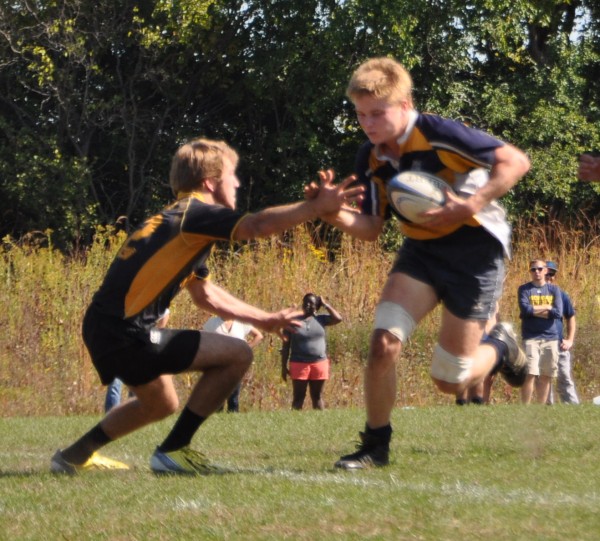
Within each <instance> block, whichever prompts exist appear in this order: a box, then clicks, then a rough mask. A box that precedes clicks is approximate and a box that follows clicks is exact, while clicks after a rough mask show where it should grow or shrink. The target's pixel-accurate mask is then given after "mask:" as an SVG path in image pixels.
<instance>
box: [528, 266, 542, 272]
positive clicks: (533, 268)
mask: <svg viewBox="0 0 600 541" xmlns="http://www.w3.org/2000/svg"><path fill="white" fill-rule="evenodd" d="M545 268H546V267H531V268H530V269H529V271H530V272H535V271H540V272H541V271H543V270H544V269H545Z"/></svg>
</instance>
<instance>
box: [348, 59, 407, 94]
mask: <svg viewBox="0 0 600 541" xmlns="http://www.w3.org/2000/svg"><path fill="white" fill-rule="evenodd" d="M412 88H413V82H412V77H411V76H410V73H408V71H407V70H406V68H405V67H404V66H403V65H402V64H400V62H398V61H396V60H394V59H393V58H385V57H382V58H371V59H370V60H367V61H366V62H363V63H362V64H361V65H360V66H358V68H356V70H355V71H354V73H353V74H352V77H351V78H350V82H349V83H348V87H347V88H346V96H348V98H350V100H351V101H354V99H355V98H358V97H360V96H373V97H374V98H376V99H384V100H387V101H389V102H390V103H392V104H394V105H398V104H400V103H402V102H408V103H409V104H410V105H412Z"/></svg>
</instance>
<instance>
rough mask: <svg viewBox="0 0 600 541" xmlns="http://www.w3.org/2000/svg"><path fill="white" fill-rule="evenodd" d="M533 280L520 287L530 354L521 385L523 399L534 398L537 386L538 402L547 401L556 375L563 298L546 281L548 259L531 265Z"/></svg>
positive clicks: (522, 326) (525, 338) (524, 332)
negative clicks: (525, 375)
mask: <svg viewBox="0 0 600 541" xmlns="http://www.w3.org/2000/svg"><path fill="white" fill-rule="evenodd" d="M529 271H530V272H531V276H532V280H531V282H527V283H526V284H523V285H521V286H520V287H519V293H518V295H519V309H520V312H521V336H522V338H523V344H524V346H525V354H526V355H527V371H528V374H527V377H526V378H525V383H524V384H523V387H522V389H521V401H522V402H523V403H524V404H529V403H530V402H531V397H532V395H533V391H534V387H535V393H536V398H537V402H538V403H540V404H545V403H546V400H547V399H548V393H549V391H550V387H551V385H552V379H553V378H555V377H556V374H557V367H558V353H559V339H560V331H559V327H558V324H557V322H558V321H560V320H562V317H563V302H562V296H561V294H560V289H559V288H558V286H555V285H553V284H549V283H547V282H546V273H547V272H548V269H547V266H546V261H545V260H544V259H534V260H533V261H532V262H531V263H530V265H529Z"/></svg>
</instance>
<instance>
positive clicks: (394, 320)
mask: <svg viewBox="0 0 600 541" xmlns="http://www.w3.org/2000/svg"><path fill="white" fill-rule="evenodd" d="M375 328H376V329H384V330H386V331H388V332H390V333H392V334H393V335H394V336H395V337H396V338H398V339H399V340H400V341H401V342H404V341H405V340H406V339H407V338H408V337H409V336H410V335H411V334H412V332H413V330H414V329H415V320H414V319H413V318H412V316H411V315H410V314H409V313H408V312H407V311H406V310H405V309H404V308H402V306H400V305H399V304H396V303H395V302H389V301H384V302H380V303H379V304H378V305H377V308H375Z"/></svg>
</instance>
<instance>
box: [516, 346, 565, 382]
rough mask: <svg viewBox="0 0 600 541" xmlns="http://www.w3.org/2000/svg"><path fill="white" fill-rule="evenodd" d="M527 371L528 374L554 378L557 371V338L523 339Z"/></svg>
mask: <svg viewBox="0 0 600 541" xmlns="http://www.w3.org/2000/svg"><path fill="white" fill-rule="evenodd" d="M523 343H524V344H525V354H526V355H527V372H528V374H529V375H530V376H548V377H550V378H555V377H556V375H557V372H558V353H559V350H558V340H538V339H536V338H528V339H527V340H524V341H523Z"/></svg>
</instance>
